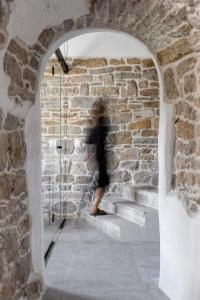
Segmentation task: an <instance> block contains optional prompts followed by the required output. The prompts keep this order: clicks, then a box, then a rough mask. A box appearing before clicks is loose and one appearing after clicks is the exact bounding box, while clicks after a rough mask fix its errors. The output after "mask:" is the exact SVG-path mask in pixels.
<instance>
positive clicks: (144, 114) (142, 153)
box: [41, 58, 159, 206]
mask: <svg viewBox="0 0 200 300" xmlns="http://www.w3.org/2000/svg"><path fill="white" fill-rule="evenodd" d="M68 62H69V65H70V72H69V75H64V74H62V75H61V77H60V68H59V65H58V63H57V61H56V60H53V59H52V60H50V61H49V62H48V64H47V66H46V69H45V74H44V80H43V83H42V89H41V113H42V145H43V147H42V155H43V162H42V163H43V199H44V200H45V199H46V200H49V198H50V199H51V201H56V200H58V199H59V197H60V194H59V189H60V187H59V185H60V175H59V174H60V167H59V164H60V157H59V152H60V151H61V150H60V149H56V146H58V145H60V132H61V144H62V146H63V149H62V151H61V190H62V200H63V199H64V198H66V199H70V200H75V201H78V202H80V201H81V199H82V198H83V196H84V191H86V194H85V198H86V199H88V197H91V196H89V195H88V192H87V186H88V184H89V185H91V186H93V185H95V180H94V178H93V173H95V174H96V171H97V170H96V166H95V160H94V159H91V160H90V161H88V162H85V161H84V153H85V151H86V146H85V143H84V140H85V137H86V134H87V129H88V127H89V126H92V119H91V114H90V110H91V106H92V103H93V102H95V101H96V100H97V99H98V98H99V97H103V98H104V100H105V102H106V104H107V115H108V122H109V135H108V140H107V148H108V149H107V151H108V171H109V174H110V179H111V184H110V187H109V189H108V195H110V196H111V197H112V196H113V197H116V196H119V197H121V196H122V193H123V186H124V184H126V183H132V184H135V185H142V184H143V185H150V186H156V187H157V185H158V138H157V137H158V124H159V83H158V75H157V71H156V69H155V65H154V63H153V61H152V60H151V59H148V58H147V59H139V58H118V59H116V58H115V59H114V58H113V59H112V58H109V59H108V58H87V59H84V58H76V59H73V60H72V59H68ZM52 66H54V70H55V74H54V76H53V75H52ZM60 80H61V97H62V100H61V116H60ZM60 117H61V120H60ZM60 121H61V126H60ZM53 199H54V200H53ZM45 202H46V204H47V206H48V201H45Z"/></svg>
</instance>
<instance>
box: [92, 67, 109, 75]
mask: <svg viewBox="0 0 200 300" xmlns="http://www.w3.org/2000/svg"><path fill="white" fill-rule="evenodd" d="M114 71H115V68H114V67H104V68H97V69H90V70H88V72H89V74H107V73H112V72H114Z"/></svg>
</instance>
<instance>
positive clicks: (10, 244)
mask: <svg viewBox="0 0 200 300" xmlns="http://www.w3.org/2000/svg"><path fill="white" fill-rule="evenodd" d="M17 239H18V236H17V232H16V229H15V228H12V229H11V228H7V229H6V231H5V232H4V247H5V248H4V249H5V255H6V262H7V263H11V262H12V263H13V262H15V261H16V260H17V257H18V255H19V249H18V241H17Z"/></svg>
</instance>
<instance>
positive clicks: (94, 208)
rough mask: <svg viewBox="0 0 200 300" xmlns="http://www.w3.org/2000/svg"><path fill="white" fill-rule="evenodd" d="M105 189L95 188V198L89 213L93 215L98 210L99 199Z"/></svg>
mask: <svg viewBox="0 0 200 300" xmlns="http://www.w3.org/2000/svg"><path fill="white" fill-rule="evenodd" d="M104 192H105V188H100V187H99V188H97V189H96V191H95V197H94V201H93V204H92V208H91V213H92V214H95V213H96V212H97V210H98V207H99V204H100V201H101V199H102V198H103V195H104Z"/></svg>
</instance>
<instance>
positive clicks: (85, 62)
mask: <svg viewBox="0 0 200 300" xmlns="http://www.w3.org/2000/svg"><path fill="white" fill-rule="evenodd" d="M72 65H73V66H83V67H87V68H98V67H104V66H107V65H108V62H107V60H106V59H105V58H86V59H79V58H77V59H74V60H73V63H72Z"/></svg>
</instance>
